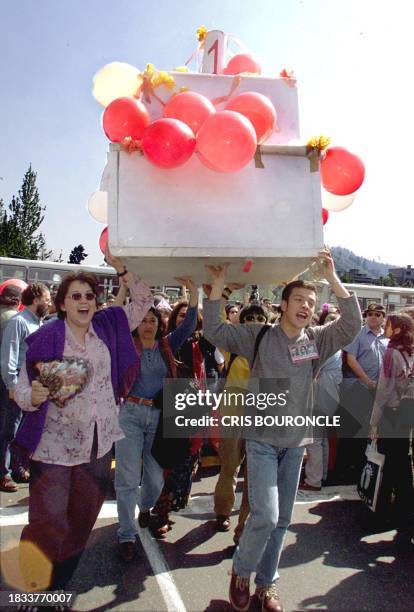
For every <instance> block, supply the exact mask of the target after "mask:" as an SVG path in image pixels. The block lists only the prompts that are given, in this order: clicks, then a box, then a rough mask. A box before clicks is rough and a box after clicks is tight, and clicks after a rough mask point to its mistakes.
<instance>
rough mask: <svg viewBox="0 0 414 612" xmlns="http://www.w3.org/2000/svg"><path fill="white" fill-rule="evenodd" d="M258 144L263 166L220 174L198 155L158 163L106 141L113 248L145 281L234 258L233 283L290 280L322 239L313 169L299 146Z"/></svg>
mask: <svg viewBox="0 0 414 612" xmlns="http://www.w3.org/2000/svg"><path fill="white" fill-rule="evenodd" d="M261 150H262V155H261V161H262V162H263V166H264V167H263V168H261V167H256V165H257V164H256V163H255V160H253V161H252V162H251V163H250V164H249V165H248V166H246V167H245V168H243V169H242V170H241V171H239V172H237V173H234V174H221V173H217V172H214V171H212V170H209V169H208V168H206V167H205V166H203V165H202V164H201V162H200V161H199V160H198V159H197V157H196V156H193V157H192V158H191V159H190V161H189V162H188V163H187V164H185V165H184V166H181V167H179V168H176V169H173V170H163V169H159V168H156V167H154V166H153V165H151V164H150V163H149V162H148V161H147V160H146V159H145V157H143V156H142V155H141V154H140V153H139V152H135V153H132V154H128V153H126V152H124V151H122V150H121V149H120V147H119V145H116V144H111V146H110V153H109V156H108V166H107V169H106V177H105V179H106V183H107V186H108V193H109V196H108V204H109V206H108V208H109V211H108V212H109V245H110V249H111V251H112V253H113V254H114V255H117V256H121V257H122V258H124V259H125V263H126V265H127V267H128V268H130V269H132V270H134V271H136V272H137V273H138V274H139V275H140V276H141V277H142V278H143V279H144V280H146V281H147V282H148V283H151V284H167V283H173V279H174V277H176V276H183V275H185V276H187V275H189V276H191V277H193V279H194V280H196V281H197V282H205V281H206V280H207V278H208V276H207V274H206V271H205V265H206V264H217V263H221V262H223V261H227V262H230V263H231V264H232V265H231V266H230V271H229V280H230V281H233V282H243V283H258V284H276V283H279V282H284V281H289V280H290V279H291V278H292V277H293V276H295V275H296V274H298V273H299V272H301V271H302V270H304V269H305V268H306V267H307V266H308V264H309V259H310V258H311V257H313V256H315V255H316V253H317V251H318V250H319V249H320V248H321V247H322V244H323V234H322V219H321V189H320V178H319V172H318V171H317V170H316V171H315V160H313V161H312V160H310V159H309V158H308V157H307V156H306V148H305V147H299V146H291V147H287V146H280V145H279V146H273V147H269V146H262V147H261ZM250 260H252V261H253V264H252V265H251V268H250V271H248V272H244V271H243V268H245V267H246V263H247V262H248V261H250Z"/></svg>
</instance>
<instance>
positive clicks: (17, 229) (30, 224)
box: [0, 165, 51, 259]
mask: <svg viewBox="0 0 414 612" xmlns="http://www.w3.org/2000/svg"><path fill="white" fill-rule="evenodd" d="M36 176H37V174H36V172H33V170H32V166H31V165H30V166H29V169H28V170H27V172H26V174H25V175H24V178H23V183H22V187H21V189H20V190H19V195H18V196H17V197H16V196H15V195H14V196H13V197H12V200H11V202H10V204H9V207H8V211H6V208H5V206H4V202H3V200H0V255H1V256H3V257H19V258H21V259H49V257H50V255H51V251H47V249H46V241H45V238H44V236H43V234H42V233H41V232H40V233H37V232H38V230H39V227H40V225H41V224H42V222H43V219H44V211H45V210H46V207H45V206H42V205H41V203H40V198H39V191H38V189H37V186H36Z"/></svg>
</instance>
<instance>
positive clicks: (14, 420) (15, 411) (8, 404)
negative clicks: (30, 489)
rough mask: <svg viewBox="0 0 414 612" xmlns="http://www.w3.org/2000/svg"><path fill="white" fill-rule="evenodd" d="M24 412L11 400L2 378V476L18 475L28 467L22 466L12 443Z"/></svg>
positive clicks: (0, 451) (0, 435)
mask: <svg viewBox="0 0 414 612" xmlns="http://www.w3.org/2000/svg"><path fill="white" fill-rule="evenodd" d="M21 420H22V411H21V409H20V408H19V406H18V405H17V404H16V402H15V401H13V400H12V399H10V398H9V392H8V390H7V389H6V386H5V384H4V382H3V381H2V379H1V378H0V476H9V475H10V474H11V472H13V473H16V474H18V473H19V471H20V470H21V469H26V468H27V466H25V465H22V464H21V461H20V459H19V457H18V456H17V455H16V454H15V453H14V450H13V447H10V443H11V441H12V440H13V438H14V436H15V435H16V432H17V429H18V427H19V424H20V421H21Z"/></svg>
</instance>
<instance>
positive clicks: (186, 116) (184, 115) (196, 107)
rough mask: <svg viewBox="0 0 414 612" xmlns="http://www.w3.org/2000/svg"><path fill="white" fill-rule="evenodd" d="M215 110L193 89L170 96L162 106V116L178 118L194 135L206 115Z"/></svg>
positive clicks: (208, 115)
mask: <svg viewBox="0 0 414 612" xmlns="http://www.w3.org/2000/svg"><path fill="white" fill-rule="evenodd" d="M215 112H216V109H215V107H214V105H213V104H212V103H211V102H210V100H209V99H208V98H206V97H205V96H202V95H201V94H199V93H196V92H195V91H183V92H182V93H179V94H177V95H176V96H172V98H170V100H169V101H168V102H167V104H166V105H165V107H164V117H167V118H168V117H169V118H171V119H179V120H180V121H182V122H183V123H185V124H186V125H188V127H190V128H191V129H192V130H193V132H194V134H195V135H197V132H198V130H199V129H200V128H201V126H202V125H203V123H204V121H205V120H206V119H207V117H210V115H212V114H213V113H215Z"/></svg>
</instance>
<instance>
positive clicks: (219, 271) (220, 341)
mask: <svg viewBox="0 0 414 612" xmlns="http://www.w3.org/2000/svg"><path fill="white" fill-rule="evenodd" d="M227 268H228V264H224V265H222V266H208V270H209V272H210V274H211V275H212V277H213V283H212V286H211V292H210V296H209V298H208V299H207V300H204V301H203V329H204V336H205V337H206V338H207V340H209V341H210V342H211V344H213V345H214V346H219V347H220V348H222V349H223V350H225V351H229V352H230V353H236V354H237V355H242V356H243V357H246V359H247V360H248V361H249V363H250V362H251V360H252V359H253V350H254V341H255V338H256V335H257V333H258V331H259V329H260V326H256V325H233V324H232V323H230V322H229V321H226V322H224V321H222V320H221V318H220V307H221V297H222V293H223V289H224V283H225V279H226V274H227Z"/></svg>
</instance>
